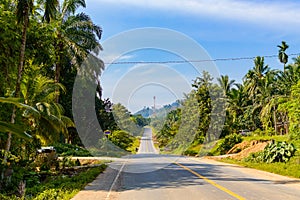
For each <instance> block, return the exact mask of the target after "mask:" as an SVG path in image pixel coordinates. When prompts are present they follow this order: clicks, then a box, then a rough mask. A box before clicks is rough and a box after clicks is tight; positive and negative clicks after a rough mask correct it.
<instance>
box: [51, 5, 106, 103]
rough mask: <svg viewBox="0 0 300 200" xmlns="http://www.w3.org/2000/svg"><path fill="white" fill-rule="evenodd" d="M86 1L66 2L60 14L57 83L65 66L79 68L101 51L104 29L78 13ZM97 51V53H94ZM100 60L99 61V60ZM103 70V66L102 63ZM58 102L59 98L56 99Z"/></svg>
mask: <svg viewBox="0 0 300 200" xmlns="http://www.w3.org/2000/svg"><path fill="white" fill-rule="evenodd" d="M85 6H86V5H85V1H84V0H64V1H63V3H62V5H61V6H60V7H61V9H60V11H59V12H58V16H57V21H56V22H55V23H56V32H55V34H56V36H57V40H56V41H55V44H54V46H55V51H56V62H55V81H56V82H57V83H59V82H60V73H61V70H62V68H63V65H65V64H69V63H70V62H71V65H72V66H73V67H76V68H78V67H79V66H80V64H81V63H82V62H83V60H84V59H85V58H87V56H88V55H89V54H90V53H91V52H92V51H93V52H95V53H98V52H99V50H100V49H101V46H100V44H99V40H100V38H101V34H102V29H101V27H99V26H97V25H95V24H94V23H93V22H92V20H91V18H90V17H89V16H88V15H86V14H85V13H78V14H76V13H75V12H76V11H77V9H78V8H80V7H85ZM94 50H95V51H94ZM98 60H99V59H98ZM101 65H102V68H103V64H102V63H101ZM56 101H57V102H58V96H57V98H56Z"/></svg>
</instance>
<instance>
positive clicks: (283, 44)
mask: <svg viewBox="0 0 300 200" xmlns="http://www.w3.org/2000/svg"><path fill="white" fill-rule="evenodd" d="M277 47H278V48H279V50H278V59H279V61H280V62H281V63H283V69H284V71H285V65H286V63H287V62H288V58H289V56H288V55H287V54H286V53H285V51H286V50H287V49H288V48H289V46H288V45H287V43H286V42H285V41H282V42H281V45H277Z"/></svg>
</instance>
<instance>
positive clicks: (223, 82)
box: [218, 75, 235, 96]
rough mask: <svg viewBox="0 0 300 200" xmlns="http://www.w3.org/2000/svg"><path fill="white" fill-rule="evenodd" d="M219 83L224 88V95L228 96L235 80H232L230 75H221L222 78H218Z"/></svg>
mask: <svg viewBox="0 0 300 200" xmlns="http://www.w3.org/2000/svg"><path fill="white" fill-rule="evenodd" d="M218 82H219V85H220V86H221V88H222V89H223V92H224V95H225V96H228V95H229V93H230V90H231V87H232V85H233V84H234V82H235V80H230V81H229V77H228V75H225V76H223V75H221V78H218Z"/></svg>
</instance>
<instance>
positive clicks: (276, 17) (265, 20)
mask: <svg viewBox="0 0 300 200" xmlns="http://www.w3.org/2000/svg"><path fill="white" fill-rule="evenodd" d="M94 3H96V2H94ZM97 3H99V4H103V3H110V4H117V5H118V6H135V7H141V8H152V9H160V10H163V11H176V12H181V13H187V14H192V15H197V16H211V17H216V18H221V19H224V18H227V19H233V20H239V21H247V22H252V23H255V24H260V25H264V26H273V27H278V28H279V29H284V28H287V27H289V28H292V27H293V28H294V29H296V28H298V27H297V25H300V21H299V19H300V4H299V3H295V2H291V1H282V2H278V1H274V2H273V1H241V0H221V1H220V0H210V1H207V0H159V1H158V0H157V1H155V0H151V1H149V0H97Z"/></svg>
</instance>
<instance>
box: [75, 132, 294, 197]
mask: <svg viewBox="0 0 300 200" xmlns="http://www.w3.org/2000/svg"><path fill="white" fill-rule="evenodd" d="M74 199H84V200H85V199H106V200H108V199H119V200H135V199H136V200H150V199H151V200H152V199H155V200H160V199H161V200H168V199H186V200H190V199H191V200H193V199H195V200H196V199H197V200H199V199H255V200H258V199H259V200H261V199H266V200H269V199H272V200H276V199H278V200H282V199H284V200H288V199H295V200H296V199H300V180H299V179H291V178H287V177H284V176H279V175H275V174H271V173H267V172H262V171H258V170H254V169H248V168H244V167H239V166H236V165H230V164H224V163H220V162H216V161H213V160H208V159H201V158H188V157H176V156H165V155H159V154H157V151H156V150H155V148H154V146H153V141H152V133H151V130H150V129H145V134H144V136H143V138H142V140H141V146H140V149H139V154H137V155H135V156H132V157H127V158H124V159H123V160H119V161H115V162H113V163H111V165H110V168H108V170H107V171H106V172H105V173H104V174H101V175H100V176H99V177H98V178H97V179H96V180H95V181H94V182H93V183H91V184H89V185H88V186H87V187H86V188H85V190H83V191H81V192H80V193H79V194H78V195H77V196H76V197H75V198H74Z"/></svg>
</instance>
